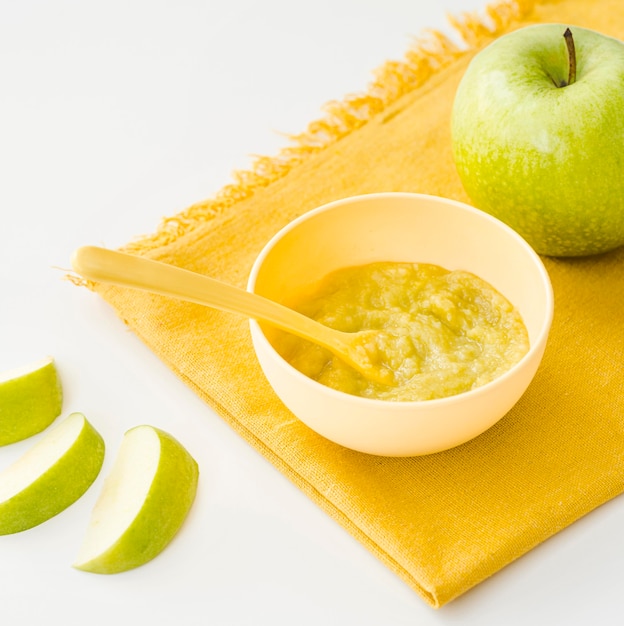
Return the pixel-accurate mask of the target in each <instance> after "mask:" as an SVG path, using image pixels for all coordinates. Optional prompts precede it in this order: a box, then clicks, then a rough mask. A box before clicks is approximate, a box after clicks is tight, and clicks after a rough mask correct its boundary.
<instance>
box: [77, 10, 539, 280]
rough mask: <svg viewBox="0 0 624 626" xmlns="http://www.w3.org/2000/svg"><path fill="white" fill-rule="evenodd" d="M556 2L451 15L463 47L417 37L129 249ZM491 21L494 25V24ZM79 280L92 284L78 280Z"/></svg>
mask: <svg viewBox="0 0 624 626" xmlns="http://www.w3.org/2000/svg"><path fill="white" fill-rule="evenodd" d="M549 1H550V0H499V2H496V3H494V4H492V5H489V6H487V7H486V8H485V14H484V15H483V16H482V15H479V14H477V13H463V14H461V15H459V16H451V15H449V16H447V19H448V20H449V23H450V24H451V26H452V27H453V28H454V30H455V31H456V32H457V34H458V36H459V38H460V41H461V43H460V44H457V43H455V42H454V41H453V40H452V39H451V38H450V37H448V36H446V35H445V34H443V33H441V32H439V31H436V30H426V31H424V32H423V33H422V34H421V35H420V36H419V37H417V38H416V40H415V41H414V43H413V45H412V46H411V48H410V49H408V51H407V52H406V53H405V57H404V59H403V60H401V61H388V62H386V63H385V64H384V65H382V66H381V67H380V68H378V69H377V70H376V71H374V72H373V75H374V80H373V81H372V82H371V84H370V85H369V86H368V90H367V91H366V92H364V93H361V94H355V95H349V96H346V97H345V98H344V99H343V100H342V101H332V102H329V103H327V104H326V105H325V107H324V112H325V115H324V116H323V117H322V118H320V119H318V120H316V121H313V122H311V123H310V124H309V125H308V127H307V129H306V130H305V131H304V132H303V133H301V134H298V135H289V136H288V137H289V140H290V141H291V145H289V146H287V147H285V148H283V149H282V150H281V151H280V152H278V154H277V155H275V156H272V157H269V156H260V157H256V159H255V160H254V162H253V163H252V166H251V168H250V169H249V170H241V171H236V172H234V173H233V174H232V177H233V182H232V183H230V184H228V185H226V186H225V187H223V188H222V189H221V190H220V191H219V192H218V193H217V194H216V195H215V196H214V197H213V198H210V199H207V200H203V201H200V202H197V203H195V204H193V205H191V206H190V207H188V208H187V209H185V210H183V211H181V212H180V213H178V214H177V215H174V216H172V217H168V218H165V219H163V221H162V222H161V224H160V225H159V227H158V228H157V230H156V232H155V233H154V234H152V235H144V236H139V237H137V238H136V239H135V240H133V241H132V242H130V243H128V244H127V245H125V246H124V247H123V250H124V251H126V252H131V253H135V254H142V253H145V252H148V251H149V250H153V249H155V248H160V247H161V246H165V245H167V244H169V243H172V242H173V241H176V240H177V239H178V238H179V237H182V236H183V235H185V234H187V233H189V232H190V231H191V230H193V229H194V228H195V227H196V226H197V225H198V224H201V223H205V222H208V221H210V220H211V219H212V218H213V217H215V216H217V215H219V214H220V213H222V212H223V211H225V210H226V209H228V208H229V207H231V206H233V205H235V204H236V203H237V202H239V201H241V200H244V199H246V198H249V197H250V196H252V195H253V194H254V193H255V192H256V191H258V190H259V189H262V188H264V187H268V186H269V185H270V184H271V183H273V182H275V181H276V180H279V179H280V178H282V177H284V176H286V175H287V174H288V173H289V172H290V171H291V170H292V169H293V168H295V167H296V166H297V165H299V164H301V163H302V162H303V161H305V160H306V159H308V158H310V157H311V156H314V155H315V154H318V153H319V152H321V151H322V150H323V149H325V148H326V147H328V146H330V145H332V144H334V143H335V142H337V141H339V140H340V139H341V138H343V137H345V136H347V135H348V134H349V133H351V132H353V131H355V130H357V129H358V128H360V127H361V126H363V125H364V124H366V123H367V122H368V121H369V120H371V119H372V118H373V117H374V116H375V115H377V114H378V113H380V112H382V111H384V110H385V109H387V107H389V106H390V105H392V104H393V103H395V102H396V101H397V100H398V99H399V98H401V97H402V96H404V95H406V94H408V93H410V92H412V91H413V90H415V89H417V88H418V87H421V86H422V85H423V84H424V83H425V82H426V81H427V80H428V79H429V78H430V77H432V76H433V75H435V74H436V72H438V71H440V70H441V69H442V68H444V67H446V66H448V65H450V64H451V63H452V62H453V61H455V60H457V59H458V58H460V57H462V56H464V55H466V54H469V53H471V52H474V51H475V50H477V49H479V48H480V47H482V46H483V45H484V44H486V43H488V42H489V41H491V40H493V39H495V38H496V37H497V36H499V35H500V34H502V33H503V32H504V31H506V30H508V29H509V27H510V26H511V25H512V24H513V23H514V22H516V21H520V20H521V19H522V18H524V17H525V16H527V15H528V14H529V13H530V12H531V11H532V10H533V9H534V7H535V6H536V5H538V4H545V3H547V2H549ZM488 22H489V23H488ZM70 279H71V280H73V282H78V283H79V284H83V285H85V284H86V285H88V282H87V281H81V280H80V279H76V277H70Z"/></svg>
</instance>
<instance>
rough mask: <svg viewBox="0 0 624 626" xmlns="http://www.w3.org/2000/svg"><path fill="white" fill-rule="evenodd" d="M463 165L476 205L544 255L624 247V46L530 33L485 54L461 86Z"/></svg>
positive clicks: (456, 119)
mask: <svg viewBox="0 0 624 626" xmlns="http://www.w3.org/2000/svg"><path fill="white" fill-rule="evenodd" d="M451 132H452V142H453V155H454V158H455V163H456V166H457V170H458V172H459V175H460V178H461V181H462V183H463V185H464V188H465V190H466V192H467V193H468V195H469V196H470V198H471V200H472V202H473V203H474V204H475V205H476V206H477V207H478V208H480V209H482V210H484V211H486V212H488V213H491V214H492V215H494V216H496V217H498V218H499V219H501V220H502V221H504V222H506V223H507V224H509V225H510V226H511V227H512V228H514V229H515V230H516V231H517V232H519V233H520V234H521V235H522V236H523V237H524V238H525V239H526V240H527V241H528V242H529V243H530V244H531V245H532V246H533V248H534V249H535V250H536V251H537V252H538V253H540V254H545V255H549V256H580V255H587V254H595V253H599V252H605V251H607V250H611V249H613V248H616V247H618V246H620V245H622V244H624V43H622V42H621V41H618V40H617V39H613V38H611V37H607V36H605V35H602V34H601V33H597V32H595V31H592V30H588V29H585V28H578V27H571V28H567V27H566V26H565V25H561V24H540V25H535V26H527V27H524V28H521V29H519V30H517V31H514V32H511V33H509V34H507V35H504V36H502V37H500V38H499V39H497V40H496V41H494V42H493V43H492V44H490V45H489V46H487V47H486V48H484V49H483V50H482V51H481V52H479V53H478V54H477V55H476V56H475V57H474V58H473V59H472V61H471V62H470V64H469V66H468V68H467V70H466V72H465V74H464V76H463V77H462V80H461V82H460V84H459V87H458V90H457V93H456V96H455V100H454V103H453V112H452V123H451Z"/></svg>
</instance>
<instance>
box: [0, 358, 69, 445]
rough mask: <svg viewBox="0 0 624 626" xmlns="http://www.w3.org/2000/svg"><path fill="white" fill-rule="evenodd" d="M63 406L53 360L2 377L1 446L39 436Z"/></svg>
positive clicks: (0, 401) (0, 405)
mask: <svg viewBox="0 0 624 626" xmlns="http://www.w3.org/2000/svg"><path fill="white" fill-rule="evenodd" d="M62 404H63V391H62V388H61V381H60V378H59V376H58V372H57V370H56V366H55V365H54V360H53V359H52V357H46V358H45V359H41V360H40V361H36V362H35V363H32V364H30V365H27V366H24V367H19V368H16V369H13V370H9V371H7V372H4V373H2V374H0V446H5V445H7V444H10V443H15V442H16V441H21V440H22V439H26V438H28V437H30V436H32V435H36V434H37V433H40V432H41V431H42V430H44V429H45V428H47V427H48V426H49V425H50V424H51V423H52V422H53V421H54V420H55V419H56V418H57V417H58V416H59V415H60V414H61V407H62Z"/></svg>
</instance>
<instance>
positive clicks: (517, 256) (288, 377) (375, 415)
mask: <svg viewBox="0 0 624 626" xmlns="http://www.w3.org/2000/svg"><path fill="white" fill-rule="evenodd" d="M376 261H397V262H400V261H402V262H420V263H433V264H436V265H441V266H442V267H444V268H446V269H448V270H453V269H463V270H467V271H470V272H473V273H474V274H476V275H478V276H480V277H481V278H483V279H485V280H486V281H488V282H489V283H490V284H492V285H493V286H494V287H495V288H496V289H498V291H500V292H501V293H502V294H503V295H504V296H506V297H507V299H508V300H509V301H510V302H511V303H512V304H514V305H515V306H516V307H517V308H518V310H519V311H520V314H521V315H522V317H523V319H524V322H525V325H526V327H527V330H528V333H529V339H530V344H531V347H530V349H529V352H528V353H527V354H526V355H525V356H524V358H523V359H522V360H521V361H520V362H519V363H517V364H516V365H515V366H514V367H513V368H512V369H510V370H509V371H508V372H506V373H505V374H503V375H502V376H500V377H499V378H497V379H496V380H494V381H492V382H490V383H488V384H486V385H484V386H482V387H480V388H477V389H474V390H471V391H467V392H465V393H461V394H458V395H455V396H451V397H448V398H441V399H436V400H426V401H419V402H392V401H385V400H372V399H368V398H361V397H358V396H353V395H349V394H346V393H342V392H340V391H336V390H334V389H331V388H329V387H326V386H324V385H322V384H320V383H318V382H316V381H314V380H312V379H310V378H308V377H306V376H305V375H304V374H302V373H300V372H299V371H297V370H296V369H295V368H294V367H292V366H291V365H290V364H289V363H287V362H286V361H285V360H284V359H283V358H282V357H281V356H280V355H279V354H278V353H277V352H276V351H275V349H274V348H273V346H272V345H271V340H270V338H271V336H272V335H273V333H274V330H273V329H271V328H270V327H269V326H267V325H264V324H260V323H258V322H256V321H253V320H252V321H251V322H250V324H251V335H252V340H253V345H254V349H255V351H256V354H257V357H258V360H259V362H260V365H261V367H262V369H263V371H264V374H265V375H266V377H267V379H268V381H269V383H270V384H271V386H272V387H273V389H274V390H275V392H276V393H277V395H278V396H279V397H280V399H281V400H282V402H283V403H284V404H285V405H286V407H288V408H289V409H290V410H291V411H292V412H293V413H294V414H295V415H296V416H297V417H298V418H299V419H300V420H301V421H302V422H304V423H305V424H307V425H308V426H309V427H310V428H312V429H313V430H315V431H316V432H317V433H319V434H321V435H323V436H324V437H326V438H327V439H330V440H331V441H334V442H336V443H338V444H341V445H343V446H346V447H348V448H352V449H353V450H358V451H360V452H366V453H370V454H378V455H385V456H413V455H421V454H429V453H432V452H439V451H441V450H446V449H448V448H451V447H453V446H457V445H459V444H462V443H464V442H466V441H468V440H470V439H472V438H473V437H476V436H477V435H479V434H481V433H482V432H484V431H485V430H486V429H488V428H490V426H492V425H493V424H495V423H496V422H497V421H498V420H500V419H501V418H502V417H503V416H504V415H505V414H506V413H507V412H508V411H509V410H510V409H511V408H512V407H513V405H514V404H516V402H517V401H518V399H519V398H520V396H521V395H522V394H523V393H524V392H525V390H526V388H527V387H528V385H529V383H530V382H531V380H532V379H533V377H534V375H535V373H536V370H537V368H538V366H539V364H540V361H541V359H542V355H543V353H544V348H545V346H546V340H547V337H548V333H549V330H550V325H551V320H552V315H553V294H552V287H551V284H550V280H549V277H548V273H547V272H546V269H545V268H544V266H543V264H542V262H541V260H540V258H539V256H538V255H537V254H536V253H535V252H534V251H533V249H532V248H531V247H530V246H529V245H528V244H527V243H526V242H525V241H524V239H522V238H521V237H520V236H519V235H518V234H517V233H516V232H515V231H513V230H512V229H510V228H509V227H507V226H506V225H505V224H503V223H502V222H500V221H499V220H497V219H495V218H493V217H491V216H490V215H488V214H486V213H484V212H482V211H479V210H477V209H475V208H473V207H470V206H467V205H465V204H462V203H460V202H456V201H453V200H448V199H445V198H439V197H435V196H427V195H421V194H411V193H379V194H370V195H362V196H356V197H352V198H346V199H343V200H338V201H336V202H332V203H330V204H327V205H325V206H322V207H320V208H317V209H314V210H312V211H309V212H308V213H305V214H304V215H302V216H301V217H299V218H298V219H296V220H294V221H293V222H292V223H290V224H289V225H287V226H286V227H284V228H283V229H282V230H280V231H279V232H278V233H277V234H276V235H275V236H274V237H273V238H272V239H271V240H270V241H269V242H268V244H267V245H266V246H265V248H264V249H263V250H262V252H261V253H260V255H259V256H258V258H257V260H256V262H255V263H254V265H253V268H252V271H251V274H250V277H249V284H248V289H249V290H250V291H253V292H256V293H259V294H262V295H263V296H267V297H268V298H271V299H273V300H277V301H278V302H283V301H284V300H285V299H286V297H287V296H288V294H292V293H294V292H297V291H299V290H300V289H301V288H302V287H305V286H306V285H309V284H311V283H314V282H315V281H317V280H318V279H320V278H322V277H323V276H325V275H326V274H327V273H328V272H331V271H333V270H336V269H338V268H342V267H348V266H353V265H361V264H365V263H372V262H376Z"/></svg>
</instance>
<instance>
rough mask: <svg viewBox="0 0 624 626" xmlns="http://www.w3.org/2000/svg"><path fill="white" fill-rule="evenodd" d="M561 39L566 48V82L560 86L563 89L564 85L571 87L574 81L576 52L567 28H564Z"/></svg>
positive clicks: (570, 32)
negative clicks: (563, 40) (567, 68)
mask: <svg viewBox="0 0 624 626" xmlns="http://www.w3.org/2000/svg"><path fill="white" fill-rule="evenodd" d="M563 38H564V39H565V42H566V46H567V48H568V67H569V70H568V82H567V83H566V82H564V83H563V84H562V85H561V86H562V87H565V86H566V85H571V84H572V83H573V82H575V81H576V50H575V48H574V37H573V36H572V31H571V30H570V29H569V28H566V30H565V33H563Z"/></svg>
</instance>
